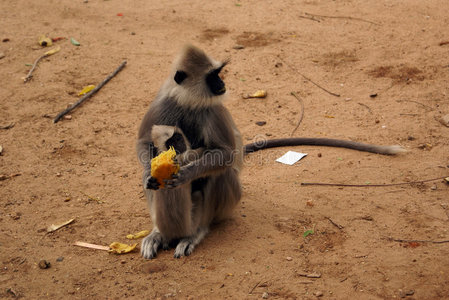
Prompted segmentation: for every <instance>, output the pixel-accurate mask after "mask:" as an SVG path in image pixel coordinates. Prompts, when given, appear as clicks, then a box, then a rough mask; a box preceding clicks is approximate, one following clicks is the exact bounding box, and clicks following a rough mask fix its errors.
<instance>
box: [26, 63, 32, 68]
mask: <svg viewBox="0 0 449 300" xmlns="http://www.w3.org/2000/svg"><path fill="white" fill-rule="evenodd" d="M25 66H27V67H32V66H33V64H25Z"/></svg>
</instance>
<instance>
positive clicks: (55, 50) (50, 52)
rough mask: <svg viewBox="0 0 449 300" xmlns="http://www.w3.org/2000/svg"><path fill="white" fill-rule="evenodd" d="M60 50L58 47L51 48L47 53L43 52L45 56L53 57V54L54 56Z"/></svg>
mask: <svg viewBox="0 0 449 300" xmlns="http://www.w3.org/2000/svg"><path fill="white" fill-rule="evenodd" d="M60 50H61V47H60V46H58V47H56V48H53V49H51V50H48V51H47V52H45V56H50V55H53V54H55V53H58V52H59V51H60Z"/></svg>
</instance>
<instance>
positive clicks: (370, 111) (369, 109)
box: [357, 102, 373, 114]
mask: <svg viewBox="0 0 449 300" xmlns="http://www.w3.org/2000/svg"><path fill="white" fill-rule="evenodd" d="M357 104H358V105H361V106H363V107H365V108H366V109H368V111H369V113H370V114H373V111H372V110H371V108H370V107H369V106H368V105H366V104H363V103H360V102H358V103H357Z"/></svg>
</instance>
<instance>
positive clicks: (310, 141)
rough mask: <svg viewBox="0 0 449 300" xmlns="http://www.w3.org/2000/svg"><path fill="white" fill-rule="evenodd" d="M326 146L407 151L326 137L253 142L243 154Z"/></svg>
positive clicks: (373, 150) (392, 153) (384, 151)
mask: <svg viewBox="0 0 449 300" xmlns="http://www.w3.org/2000/svg"><path fill="white" fill-rule="evenodd" d="M305 145H310V146H327V147H341V148H348V149H354V150H358V151H364V152H372V153H377V154H385V155H395V154H399V153H403V152H407V150H406V149H404V148H403V147H401V146H399V145H392V146H379V145H371V144H364V143H358V142H353V141H345V140H337V139H328V138H284V139H272V140H265V141H260V142H255V143H251V144H247V145H245V148H244V150H245V154H248V153H252V152H256V151H259V150H263V149H268V148H276V147H286V146H305Z"/></svg>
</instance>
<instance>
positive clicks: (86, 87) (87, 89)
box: [78, 84, 95, 96]
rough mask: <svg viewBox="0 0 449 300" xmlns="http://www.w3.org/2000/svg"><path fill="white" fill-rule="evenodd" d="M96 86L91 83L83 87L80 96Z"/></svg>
mask: <svg viewBox="0 0 449 300" xmlns="http://www.w3.org/2000/svg"><path fill="white" fill-rule="evenodd" d="M94 88H95V85H93V84H91V85H88V86H85V87H83V89H82V90H81V92H79V93H78V96H81V95H84V94H87V93H89V92H90V91H92V90H93V89H94Z"/></svg>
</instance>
